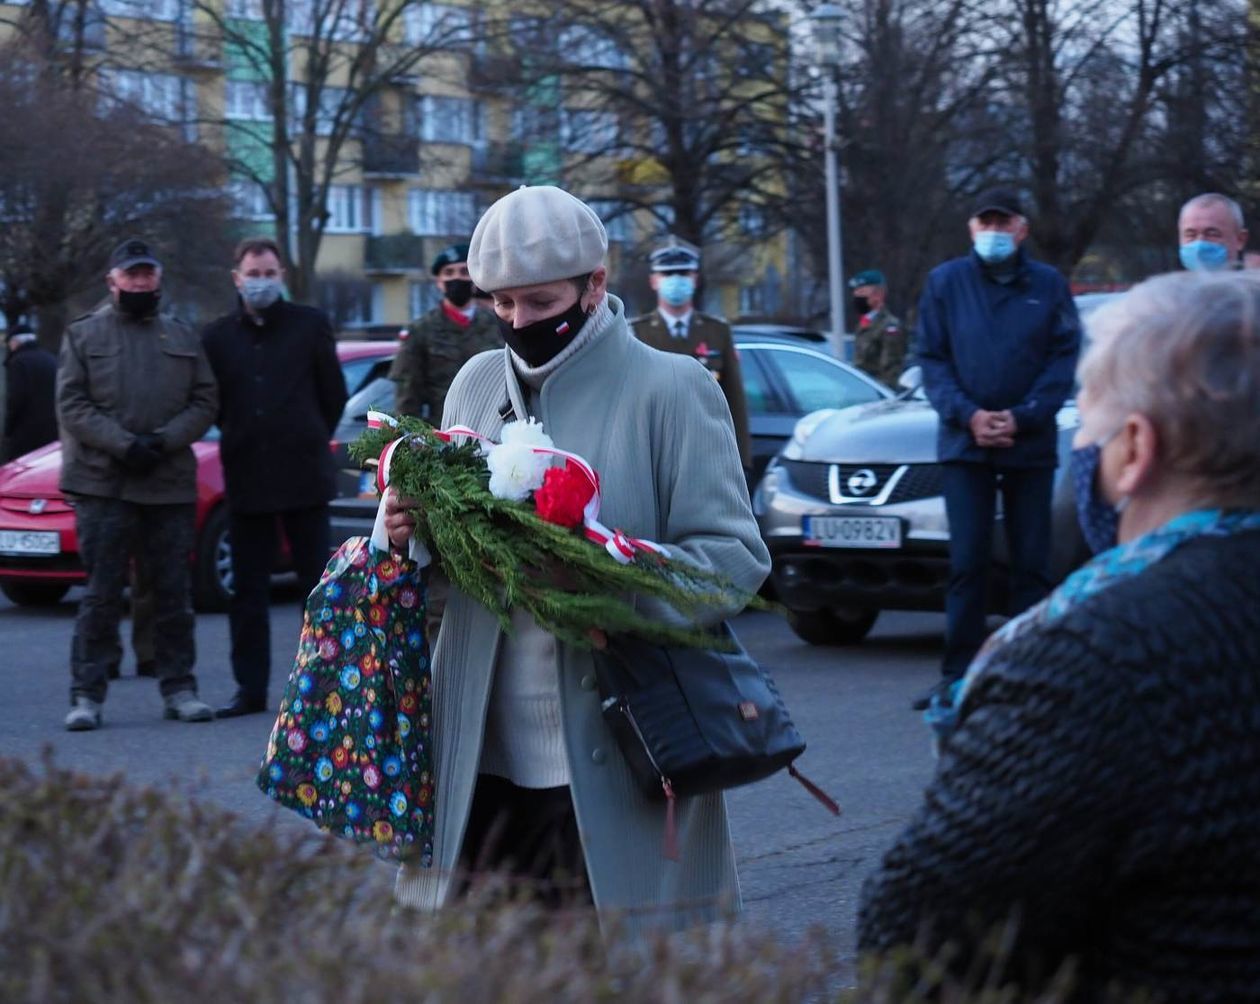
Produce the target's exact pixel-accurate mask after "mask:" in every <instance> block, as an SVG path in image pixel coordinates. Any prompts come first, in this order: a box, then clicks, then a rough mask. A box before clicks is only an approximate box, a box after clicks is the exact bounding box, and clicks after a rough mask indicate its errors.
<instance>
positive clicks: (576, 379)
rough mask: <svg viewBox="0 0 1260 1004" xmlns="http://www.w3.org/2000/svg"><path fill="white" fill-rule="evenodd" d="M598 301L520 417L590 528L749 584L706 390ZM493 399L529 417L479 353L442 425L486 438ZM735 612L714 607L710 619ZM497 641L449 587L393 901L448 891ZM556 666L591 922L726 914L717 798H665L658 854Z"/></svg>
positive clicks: (566, 670) (586, 707)
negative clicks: (414, 850)
mask: <svg viewBox="0 0 1260 1004" xmlns="http://www.w3.org/2000/svg"><path fill="white" fill-rule="evenodd" d="M609 303H610V306H611V308H612V310H613V319H612V323H611V324H610V325H609V327H608V328H607V329H606V330H605V331H603V332H602V333H601V334H600V335H599V336H598V337H597V338H596V339H595V340H593V341H592V342H591V343H590V344H588V345H586V346H584V347H583V348H582V350H581V351H579V352H577V353H576V354H575V355H574V356H572V357H571V358H569V359H567V360H566V361H565V362H564V363H563V364H562V365H561V366H560V367H559V368H558V369H557V370H556V371H555V372H553V373H552V374H550V375H549V376H548V377H547V380H546V382H545V383H544V384H543V385H542V390H541V394H540V399H539V400H540V404H539V407H538V408H537V409H536V411H535V417H536V418H538V419H539V420H540V421H541V422H542V423H543V428H544V429H545V430H546V431H547V433H548V434H549V435H550V436H551V437H552V439H553V440H554V441H555V443H556V445H557V446H559V447H561V448H562V449H566V450H571V451H574V452H576V453H578V454H580V455H581V456H583V457H585V458H586V459H587V460H588V461H589V462H590V463H591V464H592V465H594V467H595V469H596V470H597V471H599V473H600V479H601V485H602V490H603V510H602V513H601V519H602V521H603V522H604V524H605V525H607V526H610V527H615V528H619V529H622V530H624V531H626V532H628V533H630V534H632V535H634V536H638V537H646V538H649V539H651V540H655V541H658V542H660V543H663V544H667V545H670V547H671V550H673V551H674V552H675V553H679V552H681V554H682V555H685V556H686V558H687V559H689V560H691V561H692V562H694V563H696V564H698V565H700V566H701V567H703V568H707V569H712V570H714V571H717V572H720V573H722V574H724V575H726V576H727V577H729V578H730V579H731V580H732V581H733V582H734V583H735V584H737V585H738V586H740V587H742V588H743V589H746V590H749V591H750V592H751V591H753V590H756V589H757V587H758V586H759V585H760V584H761V582H762V580H763V579H764V578H765V576H766V574H767V572H768V571H769V568H770V557H769V554H768V552H767V551H766V547H765V545H764V543H763V542H762V540H761V538H760V536H759V534H758V532H757V524H756V521H755V520H754V519H753V515H752V511H751V509H750V508H749V503H748V496H747V491H746V489H745V487H744V478H743V471H742V469H741V467H740V461H739V452H738V449H737V448H736V445H735V435H734V431H733V430H732V428H731V421H730V413H729V410H728V409H727V406H726V401H725V400H724V399H723V397H722V391H721V389H720V388H719V387H718V386H717V384H716V383H715V381H714V380H713V378H712V377H711V376H710V375H709V374H708V373H707V372H706V370H705V369H704V367H703V366H701V365H700V363H698V362H697V361H696V360H695V359H692V358H689V357H687V356H682V355H675V354H670V353H665V352H659V351H657V350H656V349H653V348H650V347H648V346H647V345H644V344H643V343H642V342H640V341H638V340H637V339H635V338H634V337H633V336H632V335H631V334H630V331H629V329H628V327H627V325H626V321H625V308H624V307H623V306H622V304H621V302H620V301H619V300H617V299H616V298H615V297H610V298H609ZM509 399H510V400H511V402H512V404H513V406H514V408H515V411H516V414H517V415H519V416H525V415H527V414H529V412H528V410H527V408H526V402H525V398H524V396H523V394H522V390H521V387H520V384H519V383H518V380H517V377H516V374H515V373H514V371H513V369H512V362H511V356H510V354H509V353H508V351H507V350H506V349H505V350H502V351H494V352H484V353H482V354H480V355H478V356H475V357H474V358H473V359H471V360H470V361H469V362H468V363H467V365H465V366H464V368H463V369H462V370H461V371H460V373H459V375H458V376H457V377H456V379H455V382H454V383H453V385H452V386H451V391H450V394H449V395H448V397H447V402H446V410H445V416H444V422H443V424H444V425H448V426H449V425H452V424H461V425H467V426H470V427H471V428H473V429H475V430H477V431H478V432H480V433H482V434H483V435H487V436H489V437H491V438H492V439H498V436H499V431H500V429H501V428H502V426H503V419H502V418H501V417H500V410H501V409H502V408H503V405H504V404H505V402H507V401H508V400H509ZM610 560H611V559H610ZM641 602H642V603H644V604H646V603H647V601H641ZM655 612H656V613H657V614H659V616H661V617H663V618H664V617H668V616H670V613H671V612H670V611H669V610H668V609H667V608H660V609H657V610H656V611H655ZM736 612H737V611H734V610H724V611H716V610H715V611H713V617H714V619H718V618H720V617H722V616H727V615H732V614H734V613H736ZM675 616H676V615H675ZM501 637H502V633H501V631H500V628H499V624H498V622H497V620H496V619H495V618H494V616H493V615H492V614H491V613H490V612H489V611H488V610H486V608H485V607H483V606H481V605H480V604H478V603H475V602H474V601H472V600H470V599H469V598H468V597H466V596H464V595H462V594H461V593H460V592H459V591H458V590H452V594H451V598H450V601H449V602H448V604H447V607H446V613H445V615H444V619H443V622H442V630H441V633H440V635H439V637H438V642H437V648H436V650H435V652H434V663H433V665H434V700H433V742H434V758H435V771H436V806H435V813H436V833H435V836H434V865H433V867H432V868H428V869H426V868H421V867H419V866H416V865H405V866H403V867H402V868H401V869H400V871H399V875H398V881H397V885H396V890H395V892H396V897H397V899H398V901H399V902H400V903H402V904H404V905H408V906H414V907H417V908H420V909H429V910H431V909H436V908H438V907H440V906H442V905H443V904H444V903H445V902H446V901H447V900H448V898H449V897H450V894H451V892H452V888H453V884H452V882H451V873H452V871H453V870H454V869H455V867H456V865H457V862H458V859H459V850H460V846H461V844H462V842H463V837H464V832H465V827H466V824H467V821H468V812H469V807H470V805H471V802H472V795H473V788H474V786H475V784H476V781H477V773H478V765H479V763H480V759H481V750H482V743H483V738H484V730H485V722H486V709H487V705H488V702H489V698H490V690H491V684H492V678H493V673H494V665H495V659H496V655H497V653H498V649H499V642H500V639H501ZM556 658H557V670H558V676H559V681H560V705H561V720H562V728H563V731H564V746H565V749H566V751H567V754H568V761H569V770H570V775H571V788H572V797H573V804H574V808H575V810H576V814H577V820H578V827H579V831H580V833H581V837H582V845H583V848H584V851H585V855H586V866H587V871H588V873H589V876H590V883H591V889H592V892H593V895H594V899H595V904H596V907H597V908H598V910H599V911H600V915H601V917H605V916H606V915H607V914H608V913H609V912H615V913H618V914H622V915H623V917H624V923H625V925H626V926H627V927H628V928H630V929H631V930H635V929H641V928H666V929H669V928H679V927H683V926H686V925H687V924H690V923H695V922H697V921H703V920H709V919H715V918H717V917H720V916H722V915H725V914H726V913H728V912H732V911H735V910H738V909H739V906H740V901H739V883H738V879H737V876H736V872H735V861H734V855H733V852H732V848H731V840H730V831H729V828H728V826H727V818H726V805H725V802H724V800H723V797H722V795H721V794H714V795H706V796H701V797H696V798H689V799H680V800H679V802H678V807H677V826H678V842H679V848H680V850H681V855H680V859H679V861H677V862H674V861H671V860H668V859H666V858H665V857H664V856H663V855H662V846H663V839H664V829H665V810H664V803H655V802H650V801H648V800H647V799H646V798H644V796H643V795H642V794H640V792H639V790H638V788H637V787H636V786H635V783H634V781H633V779H632V778H631V775H630V771H629V769H628V768H627V767H626V765H625V763H624V761H623V760H622V758H621V753H620V751H619V750H618V748H617V745H616V741H615V740H614V738H613V736H612V734H611V732H609V730H608V728H607V726H606V725H605V724H604V721H603V719H602V717H601V716H600V708H599V697H598V694H597V691H596V689H595V678H594V667H593V662H592V659H591V656H590V654H589V653H587V652H583V651H581V650H576V649H573V648H570V647H568V646H565V645H558V646H557V657H556Z"/></svg>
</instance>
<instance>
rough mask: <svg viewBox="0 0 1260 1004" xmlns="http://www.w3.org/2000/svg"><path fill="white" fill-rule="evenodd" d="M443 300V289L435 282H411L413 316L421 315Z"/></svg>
mask: <svg viewBox="0 0 1260 1004" xmlns="http://www.w3.org/2000/svg"><path fill="white" fill-rule="evenodd" d="M441 302H442V291H441V290H440V289H438V288H437V283H435V282H413V283H412V284H411V316H412V317H421V316H422V315H424V314H427V313H428V312H429V311H430V310H432V309H433V308H434V307H436V306H437V305H438V304H439V303H441Z"/></svg>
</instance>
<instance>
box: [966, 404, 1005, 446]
mask: <svg viewBox="0 0 1260 1004" xmlns="http://www.w3.org/2000/svg"><path fill="white" fill-rule="evenodd" d="M968 424H969V425H970V426H971V435H972V436H973V437H974V438H975V441H976V445H977V446H985V447H997V448H1000V449H1005V448H1006V447H1008V446H1014V445H1015V416H1014V415H1012V414H1011V413H1010V411H985V410H984V409H983V408H977V409H976V412H975V414H974V415H972V416H971V421H970V423H968Z"/></svg>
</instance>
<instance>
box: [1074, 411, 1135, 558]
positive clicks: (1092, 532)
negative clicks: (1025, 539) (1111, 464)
mask: <svg viewBox="0 0 1260 1004" xmlns="http://www.w3.org/2000/svg"><path fill="white" fill-rule="evenodd" d="M1119 432H1120V430H1119V429H1117V430H1116V431H1115V432H1113V433H1112V434H1111V435H1110V436H1104V437H1103V438H1102V439H1100V440H1099V441H1098V442H1096V443H1090V444H1089V445H1088V446H1080V447H1077V448H1076V449H1075V450H1073V451H1072V461H1071V463H1072V490H1073V492H1074V494H1075V496H1076V520H1077V522H1078V523H1080V525H1081V534H1082V535H1083V536H1084V538H1085V544H1086V545H1087V546H1088V547H1089V549H1090V551H1091V552H1093V553H1094V554H1099V553H1100V552H1102V551H1109V550H1110V549H1111V548H1113V547H1115V546H1116V545H1117V544H1118V543H1119V542H1120V514H1121V513H1122V512H1124V508H1125V506H1126V505H1127V504H1128V499H1121V500H1120V502H1119V504H1118V505H1112V504H1111V503H1110V502H1108V501H1107V500H1106V499H1105V498H1103V497H1102V496H1100V495H1099V494H1098V487H1097V486H1098V465H1099V462H1100V461H1101V460H1102V451H1103V447H1104V446H1106V445H1107V444H1108V443H1109V442H1111V440H1112V439H1114V438H1115V437H1116V435H1117V434H1118V433H1119Z"/></svg>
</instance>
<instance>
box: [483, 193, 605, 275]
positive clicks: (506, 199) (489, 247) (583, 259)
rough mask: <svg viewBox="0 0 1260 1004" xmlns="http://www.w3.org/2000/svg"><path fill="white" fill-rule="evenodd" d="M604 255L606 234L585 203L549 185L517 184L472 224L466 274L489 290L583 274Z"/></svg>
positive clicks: (594, 267)
mask: <svg viewBox="0 0 1260 1004" xmlns="http://www.w3.org/2000/svg"><path fill="white" fill-rule="evenodd" d="M607 254H608V232H607V231H606V230H605V229H604V224H603V223H601V222H600V219H599V217H598V216H597V215H596V214H595V210H593V209H592V208H591V207H590V206H588V205H587V204H586V203H585V202H583V201H582V200H581V199H578V198H575V197H574V196H572V195H570V194H569V193H568V192H566V191H564V190H563V189H560V188H556V187H555V186H553V185H535V186H533V187H525V186H521V187H520V188H518V189H517V190H516V191H515V192H509V193H508V194H507V195H505V196H503V198H501V199H499V201H498V202H496V203H494V205H492V206H491V207H490V208H489V209H487V210H486V212H485V215H483V216H482V217H481V219H480V220H479V221H478V222H477V229H476V230H474V231H473V235H472V243H471V244H469V246H468V274H469V275H471V276H472V281H473V282H474V283H475V284H476V285H477V286H479V287H481V288H482V289H484V290H486V291H487V292H494V291H496V290H500V289H514V288H516V287H518V286H534V285H537V284H539V283H544V282H554V281H556V280H557V279H571V278H573V277H574V276H579V275H586V274H587V273H588V272H593V271H595V269H597V268H598V267H599V266H600V265H602V264H604V258H605V256H606V255H607Z"/></svg>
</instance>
